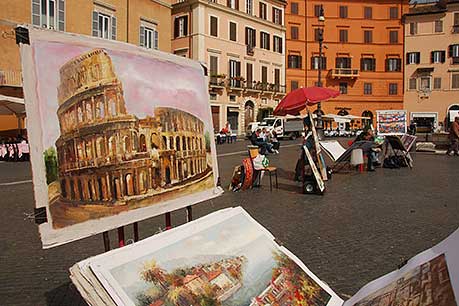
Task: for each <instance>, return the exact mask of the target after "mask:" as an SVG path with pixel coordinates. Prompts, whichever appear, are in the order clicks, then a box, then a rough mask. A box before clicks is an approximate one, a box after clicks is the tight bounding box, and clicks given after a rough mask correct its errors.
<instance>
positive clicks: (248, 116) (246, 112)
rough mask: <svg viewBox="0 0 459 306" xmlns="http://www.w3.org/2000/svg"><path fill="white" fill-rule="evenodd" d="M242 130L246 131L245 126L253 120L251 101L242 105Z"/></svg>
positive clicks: (253, 109)
mask: <svg viewBox="0 0 459 306" xmlns="http://www.w3.org/2000/svg"><path fill="white" fill-rule="evenodd" d="M244 115H245V117H244V129H247V126H248V125H249V123H250V122H253V121H254V119H255V117H254V116H255V104H253V102H252V101H250V100H249V101H247V102H245V105H244Z"/></svg>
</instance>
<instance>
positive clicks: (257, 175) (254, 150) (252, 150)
mask: <svg viewBox="0 0 459 306" xmlns="http://www.w3.org/2000/svg"><path fill="white" fill-rule="evenodd" d="M247 148H248V150H249V157H250V160H251V162H252V168H253V169H254V176H253V184H254V185H253V186H260V184H261V174H262V173H263V172H268V173H269V190H270V191H272V190H273V182H272V175H274V176H275V179H276V188H279V184H278V181H277V168H276V167H266V168H263V169H259V170H257V169H255V166H254V164H253V160H254V158H256V157H257V156H258V154H260V153H259V151H258V147H257V146H247Z"/></svg>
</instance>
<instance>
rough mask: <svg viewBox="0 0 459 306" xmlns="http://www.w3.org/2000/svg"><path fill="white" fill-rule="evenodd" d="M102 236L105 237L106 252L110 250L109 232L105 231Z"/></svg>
mask: <svg viewBox="0 0 459 306" xmlns="http://www.w3.org/2000/svg"><path fill="white" fill-rule="evenodd" d="M102 237H104V249H105V252H108V251H110V238H109V237H108V232H103V233H102Z"/></svg>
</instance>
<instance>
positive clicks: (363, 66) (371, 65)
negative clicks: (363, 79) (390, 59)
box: [360, 57, 376, 71]
mask: <svg viewBox="0 0 459 306" xmlns="http://www.w3.org/2000/svg"><path fill="white" fill-rule="evenodd" d="M360 70H362V71H375V70H376V59H375V58H372V57H363V58H361V59H360Z"/></svg>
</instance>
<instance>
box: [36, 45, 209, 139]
mask: <svg viewBox="0 0 459 306" xmlns="http://www.w3.org/2000/svg"><path fill="white" fill-rule="evenodd" d="M92 49H94V48H93V47H87V46H82V45H76V44H75V45H71V44H64V43H56V42H45V41H35V42H34V43H33V51H34V61H35V64H36V75H37V80H38V81H37V90H38V99H39V103H38V104H39V108H40V116H41V120H42V122H41V126H42V130H43V131H42V132H43V144H44V148H49V147H51V146H54V145H55V141H56V140H57V138H58V137H59V134H60V132H59V123H58V118H57V114H56V112H57V108H58V102H57V87H58V86H59V83H60V79H59V69H60V67H61V66H62V65H63V64H65V63H66V62H67V61H69V60H70V59H72V58H73V57H75V56H78V55H80V54H82V53H85V52H87V51H90V50H92ZM106 50H107V52H108V54H109V55H110V57H111V59H112V62H113V65H114V67H115V73H116V74H117V76H118V78H119V79H120V81H121V84H122V87H123V90H124V99H125V102H126V108H127V112H128V113H130V114H133V115H136V116H137V117H138V118H144V117H146V116H147V115H150V116H152V115H153V109H154V107H155V106H165V107H173V108H177V109H180V110H183V111H186V112H189V113H191V114H193V115H195V116H196V117H198V118H200V119H201V120H202V121H203V122H204V125H205V128H206V130H211V125H212V123H211V117H210V109H209V102H208V96H207V87H206V84H205V82H204V80H203V74H202V70H200V69H196V68H192V67H188V66H182V65H177V64H175V63H171V62H168V61H166V60H160V59H156V58H151V57H147V56H139V55H133V54H130V53H126V52H119V51H114V50H110V49H106Z"/></svg>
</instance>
